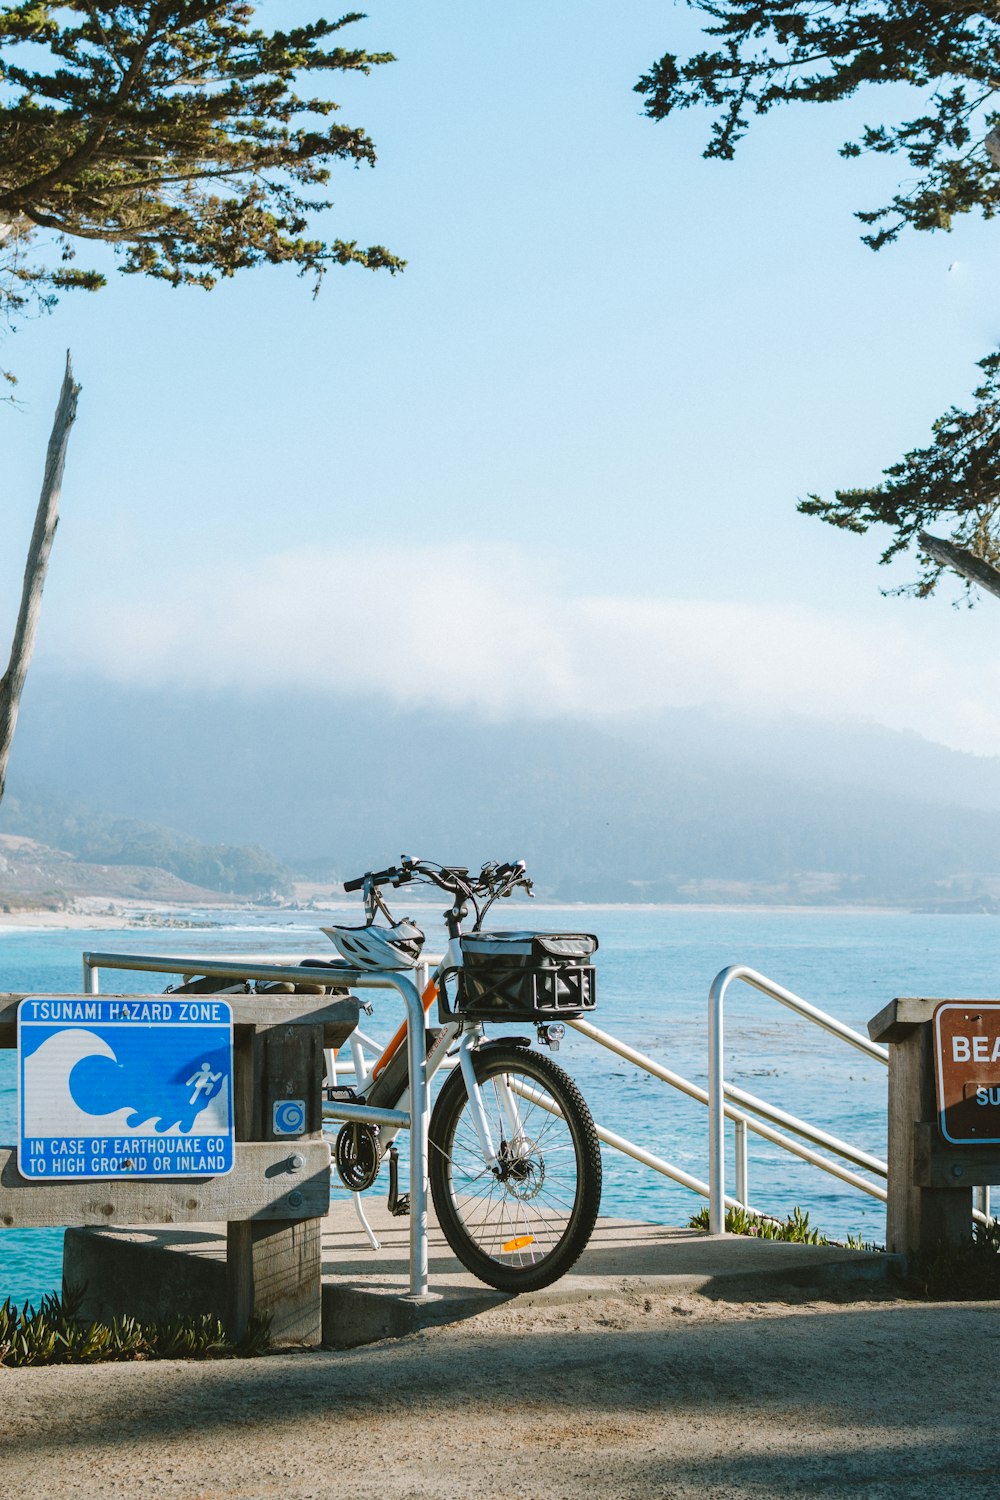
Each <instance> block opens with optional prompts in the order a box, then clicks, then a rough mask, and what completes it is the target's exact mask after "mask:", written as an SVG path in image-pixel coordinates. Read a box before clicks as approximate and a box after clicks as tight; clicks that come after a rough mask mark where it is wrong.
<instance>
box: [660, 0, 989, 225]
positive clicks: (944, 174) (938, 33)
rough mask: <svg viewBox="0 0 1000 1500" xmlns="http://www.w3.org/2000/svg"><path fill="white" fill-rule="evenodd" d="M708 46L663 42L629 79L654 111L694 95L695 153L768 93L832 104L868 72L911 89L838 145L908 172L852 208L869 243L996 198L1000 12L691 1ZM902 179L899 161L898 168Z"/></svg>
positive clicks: (943, 4) (726, 143) (716, 148)
mask: <svg viewBox="0 0 1000 1500" xmlns="http://www.w3.org/2000/svg"><path fill="white" fill-rule="evenodd" d="M692 3H693V4H695V6H696V8H697V9H698V10H700V11H702V12H703V13H704V15H705V16H706V18H707V24H706V25H705V27H704V33H705V35H706V36H707V37H709V38H711V39H712V42H713V43H714V46H712V47H711V48H709V49H707V50H705V51H702V52H698V53H697V54H696V55H695V56H693V57H691V58H688V59H687V60H686V61H679V60H678V58H677V57H676V56H674V55H673V54H672V53H669V52H668V53H666V54H664V56H663V57H661V58H660V59H659V60H658V61H657V62H655V63H654V64H653V65H652V67H651V68H650V70H649V72H648V73H646V74H645V75H644V76H643V77H642V78H641V79H640V80H639V82H638V83H637V84H636V91H637V92H638V93H640V94H642V95H644V97H645V101H646V102H645V112H646V114H647V115H649V116H650V118H652V119H654V120H662V119H665V118H666V116H667V115H669V114H671V113H673V111H674V110H677V109H688V108H691V107H692V106H694V105H705V106H707V107H708V108H709V109H710V110H711V111H712V112H713V114H714V117H715V118H714V120H713V123H712V126H711V133H710V138H709V142H708V145H707V147H706V149H705V153H704V154H705V156H707V157H717V158H719V159H721V160H723V161H728V160H730V159H731V158H732V156H733V154H734V151H735V149H736V145H737V143H738V142H739V140H740V139H741V137H742V136H743V135H744V134H745V133H746V131H747V130H748V128H749V125H750V122H751V120H752V119H753V118H754V117H755V116H760V115H765V114H767V113H769V111H770V110H772V109H774V108H776V107H777V106H778V105H780V104H796V103H798V104H803V103H807V104H830V103H833V102H834V101H837V100H841V99H848V98H850V97H851V96H852V95H854V94H856V93H857V92H858V91H859V90H860V89H864V88H866V87H867V86H869V85H873V84H897V85H906V86H907V87H909V88H910V89H911V90H912V91H913V93H914V95H915V98H916V113H914V114H913V117H912V118H911V119H907V120H903V121H900V122H899V123H887V122H885V121H881V122H878V123H876V124H874V125H868V126H865V127H864V129H863V130H862V133H861V137H860V139H859V140H854V141H847V142H846V143H845V144H844V145H843V146H842V147H841V155H843V156H847V157H858V156H861V155H863V154H864V153H866V152H873V153H876V154H879V155H899V156H902V157H903V158H904V159H905V161H906V163H907V164H908V166H909V167H910V168H912V169H913V172H915V173H916V176H915V177H913V178H912V179H911V180H910V181H909V184H908V186H907V187H906V188H905V189H903V190H901V191H900V192H898V193H896V194H895V195H894V196H893V198H892V199H891V200H890V202H889V203H887V204H885V205H883V207H881V208H876V209H871V210H864V211H862V212H860V213H859V214H858V216H857V217H858V218H859V219H860V220H861V221H862V223H864V224H866V225H870V226H872V229H871V233H869V234H866V235H865V236H864V240H865V242H866V244H868V245H870V246H871V247H872V249H874V250H879V249H881V248H882V246H883V245H886V244H888V243H890V242H891V241H892V240H894V239H896V238H897V237H898V235H899V234H900V232H901V231H902V230H903V229H904V228H905V227H906V226H907V225H909V226H911V227H912V228H914V229H949V228H950V227H951V224H952V221H953V219H954V217H955V215H956V214H964V213H969V212H971V211H973V210H978V211H979V212H980V213H981V214H982V215H983V217H984V218H987V219H990V218H993V217H994V215H995V214H996V213H997V212H998V210H1000V172H998V171H997V168H996V166H995V165H994V163H993V161H992V160H991V158H990V155H989V152H988V150H987V148H986V145H985V138H986V136H987V134H988V132H989V131H990V129H991V128H992V127H993V126H995V125H997V124H998V123H1000V99H998V92H1000V11H998V9H997V7H996V5H995V4H992V3H991V4H976V3H966V0H934V3H933V4H927V3H923V0H832V3H830V4H816V3H815V0H692ZM907 175H908V177H909V173H908V174H907Z"/></svg>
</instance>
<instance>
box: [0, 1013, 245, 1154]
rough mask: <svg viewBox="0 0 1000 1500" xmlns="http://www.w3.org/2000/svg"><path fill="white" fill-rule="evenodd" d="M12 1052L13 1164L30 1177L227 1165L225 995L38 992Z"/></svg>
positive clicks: (229, 1032) (229, 1038) (229, 1076)
mask: <svg viewBox="0 0 1000 1500" xmlns="http://www.w3.org/2000/svg"><path fill="white" fill-rule="evenodd" d="M17 1052H18V1143H17V1164H18V1169H19V1171H20V1173H21V1175H22V1177H26V1178H27V1179H28V1180H29V1181H33V1182H56V1181H60V1180H68V1179H76V1180H86V1179H88V1178H90V1179H108V1178H122V1177H137V1178H167V1177H213V1176H218V1175H221V1174H223V1173H226V1172H229V1171H231V1170H232V1166H233V1102H232V1101H233V1012H232V1007H231V1006H230V1005H229V1003H228V1002H227V1001H225V1000H219V999H216V998H215V997H212V996H197V997H192V998H190V999H188V998H187V997H186V996H181V995H169V996H168V995H156V996H142V995H138V996H117V995H116V996H107V997H105V996H97V995H69V996H66V995H31V996H29V997H27V998H26V999H24V1000H22V1001H21V1004H20V1005H19V1007H18V1014H17Z"/></svg>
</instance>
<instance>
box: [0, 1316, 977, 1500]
mask: <svg viewBox="0 0 1000 1500" xmlns="http://www.w3.org/2000/svg"><path fill="white" fill-rule="evenodd" d="M998 1338H1000V1308H998V1306H997V1305H996V1304H983V1303H960V1304H928V1303H920V1302H911V1301H900V1300H896V1299H894V1298H893V1297H891V1296H887V1297H885V1298H884V1299H880V1300H868V1301H864V1302H853V1303H835V1302H821V1301H815V1300H812V1301H807V1302H800V1303H797V1304H795V1303H786V1302H782V1303H773V1302H772V1303H763V1302H761V1303H756V1302H755V1303H744V1304H741V1305H732V1304H724V1303H720V1302H714V1301H711V1300H709V1299H708V1298H705V1297H700V1296H693V1297H679V1298H677V1299H660V1298H657V1299H655V1300H650V1299H646V1298H643V1297H632V1298H615V1297H611V1298H605V1299H601V1300H592V1301H587V1302H583V1303H581V1304H579V1305H577V1306H572V1307H566V1306H560V1307H550V1308H537V1307H527V1306H525V1305H523V1304H518V1303H516V1302H514V1303H508V1304H505V1305H504V1306H503V1307H500V1308H496V1309H494V1310H492V1311H490V1312H487V1313H484V1314H482V1315H480V1316H479V1317H477V1318H474V1319H471V1320H470V1321H468V1322H465V1323H462V1324H459V1325H456V1326H452V1327H444V1328H435V1329H430V1330H427V1331H425V1332H422V1333H419V1334H414V1335H411V1336H409V1337H407V1338H405V1339H401V1340H398V1341H396V1342H384V1343H381V1344H377V1345H372V1346H369V1347H367V1348H364V1349H357V1350H353V1351H349V1352H346V1353H303V1354H282V1355H279V1356H273V1357H270V1358H264V1359H259V1360H251V1361H226V1362H219V1363H208V1364H196V1363H190V1364H183V1363H176V1362H170V1363H162V1364H137V1365H101V1366H95V1367H91V1368H79V1367H77V1368H62V1369H59V1368H50V1369H28V1370H9V1369H0V1445H2V1446H0V1451H2V1456H3V1457H2V1465H0V1495H3V1496H4V1497H5V1500H6V1497H11V1500H15V1497H16V1500H34V1497H39V1500H40V1497H43V1496H44V1497H46V1500H48V1497H51V1496H60V1497H61V1496H80V1497H85V1500H90V1497H95V1500H96V1497H98V1496H100V1497H102V1500H103V1497H107V1496H112V1495H113V1496H119V1495H121V1496H125V1495H128V1496H152V1497H160V1496H164V1497H166V1496H171V1497H183V1500H196V1497H197V1500H223V1497H225V1500H230V1497H239V1500H265V1497H267V1500H271V1497H283V1500H313V1497H315V1500H320V1497H323V1500H326V1497H330V1496H338V1497H339V1496H345V1497H346V1496H355V1495H357V1496H360V1495H365V1496H370V1497H379V1500H381V1497H385V1500H418V1497H419V1500H472V1497H482V1500H556V1497H558V1500H578V1497H579V1500H582V1497H585V1496H586V1497H588V1500H593V1497H601V1500H603V1497H615V1500H618V1497H620V1500H632V1497H643V1500H645V1497H652V1496H657V1497H666V1496H680V1497H687V1496H699V1497H717V1500H726V1497H730V1496H734V1497H735V1496H739V1497H743V1496H747V1497H750V1496H753V1497H764V1496H773V1495H778V1496H785V1495H823V1496H841V1495H843V1496H864V1497H866V1500H868V1497H873V1500H878V1497H882V1496H885V1497H889V1496H893V1497H895V1496H906V1497H907V1500H924V1497H931V1496H934V1497H941V1496H951V1495H955V1496H958V1495H962V1496H972V1497H980V1496H982V1497H986V1496H990V1497H995V1496H996V1495H997V1494H998V1492H1000V1451H998V1427H1000V1421H998V1416H997V1402H996V1393H997V1359H996V1350H997V1347H998V1344H997V1340H998Z"/></svg>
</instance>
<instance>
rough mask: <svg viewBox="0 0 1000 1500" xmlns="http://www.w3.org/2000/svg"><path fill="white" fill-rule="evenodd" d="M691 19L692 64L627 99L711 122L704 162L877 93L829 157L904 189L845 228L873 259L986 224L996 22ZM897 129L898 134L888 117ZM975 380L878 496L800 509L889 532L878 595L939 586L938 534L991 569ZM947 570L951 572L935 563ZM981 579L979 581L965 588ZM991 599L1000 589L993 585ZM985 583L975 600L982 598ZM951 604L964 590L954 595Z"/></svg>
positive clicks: (719, 2)
mask: <svg viewBox="0 0 1000 1500" xmlns="http://www.w3.org/2000/svg"><path fill="white" fill-rule="evenodd" d="M691 3H692V5H693V6H694V7H695V8H696V9H700V10H702V11H703V12H704V14H705V16H706V24H705V27H704V34H705V36H706V37H707V38H708V39H709V45H708V47H707V49H706V50H704V51H699V52H697V53H695V55H694V56H692V57H690V58H687V59H679V58H677V57H675V56H674V55H673V54H671V53H667V54H665V55H664V56H663V57H661V58H660V59H659V60H658V61H657V62H655V63H654V64H653V65H652V67H651V68H650V70H649V72H648V73H647V74H645V75H644V76H643V77H642V78H641V79H640V80H639V82H638V84H637V85H636V90H637V92H638V93H640V94H642V95H643V96H644V98H645V109H646V114H647V115H649V116H650V117H651V118H652V119H654V120H663V119H665V118H666V117H667V116H668V115H670V114H672V113H674V112H675V111H676V110H681V109H689V108H691V107H694V106H704V107H705V108H707V109H708V111H709V112H710V114H711V115H712V125H711V132H710V138H709V142H708V145H707V147H706V149H705V152H704V154H705V156H706V157H715V158H717V159H720V160H724V161H728V160H730V159H731V158H732V156H733V154H734V152H735V149H736V145H737V143H738V141H739V140H740V139H741V137H742V136H743V135H745V134H746V132H747V130H748V129H749V128H750V122H751V120H753V119H755V118H759V117H760V116H762V115H765V114H767V113H769V111H771V110H772V109H774V108H776V107H777V106H778V105H785V104H830V103H836V102H839V101H842V100H846V99H850V98H852V97H853V96H854V95H855V94H857V93H858V92H859V91H865V92H866V93H867V94H871V92H872V91H873V90H874V89H875V88H876V87H877V86H878V85H883V84H888V85H889V86H890V88H889V91H888V95H887V96H886V95H885V94H883V102H884V103H885V104H886V105H888V108H887V109H886V111H885V113H886V115H887V118H886V119H884V120H881V121H876V122H875V123H874V124H870V125H865V126H864V127H863V128H862V130H861V132H860V137H859V138H858V139H856V140H851V141H848V142H846V143H845V144H844V145H843V146H842V147H841V153H840V154H841V155H842V156H844V157H859V156H862V155H876V156H895V157H897V158H902V159H903V161H904V162H905V164H906V172H905V180H904V182H903V184H902V185H901V186H900V188H899V190H898V191H897V192H896V193H895V194H893V196H892V197H891V199H890V201H889V202H888V203H886V204H884V205H883V206H882V207H878V208H873V209H867V210H863V211H861V212H859V213H858V214H857V218H858V219H860V220H861V222H862V223H863V224H865V225H866V226H868V227H869V231H870V232H869V233H867V234H865V235H864V236H863V238H864V240H865V243H866V244H868V245H869V246H871V248H872V249H873V250H880V249H881V248H882V247H883V246H884V245H887V244H890V243H892V241H894V240H896V239H897V238H898V237H899V235H900V234H901V232H902V231H903V230H904V229H905V228H907V227H909V228H912V229H918V230H941V229H943V230H948V229H950V228H951V226H952V222H953V220H954V219H955V217H956V215H961V214H967V213H973V212H976V211H978V212H979V213H980V214H982V216H983V218H984V219H992V218H994V217H995V216H996V215H997V214H998V213H1000V109H998V104H1000V73H998V71H997V66H996V59H997V55H998V49H1000V12H998V10H997V7H996V5H995V4H992V3H990V4H987V3H984V0H933V3H928V0H884V3H880V4H877V5H874V4H865V3H861V4H857V3H855V0H831V3H830V4H826V5H815V4H813V3H812V0H691ZM904 114H905V115H909V116H910V118H908V119H904V118H902V116H903V115H904ZM980 369H981V370H982V371H983V375H984V379H983V380H982V381H981V383H980V384H979V386H978V387H977V389H976V390H975V392H974V403H975V404H974V405H973V406H972V408H971V409H970V410H969V411H962V410H960V409H959V408H957V407H952V408H951V409H950V410H949V411H948V412H947V413H946V414H945V415H944V416H943V417H941V418H940V420H939V421H938V422H936V423H935V424H934V428H933V438H932V441H931V443H930V444H929V445H927V446H926V447H923V448H916V449H914V450H912V451H911V452H909V453H907V454H905V455H904V457H903V458H902V459H900V460H899V462H898V463H894V464H892V465H891V466H890V467H888V468H886V469H885V470H884V482H883V483H881V484H878V485H873V486H869V487H867V488H864V489H843V490H837V491H836V493H835V497H834V499H833V500H829V501H827V500H822V499H820V498H819V497H818V496H816V495H810V496H809V497H808V498H807V499H806V500H803V501H800V503H799V509H800V510H801V511H803V512H804V513H805V514H806V515H814V516H818V517H819V518H820V519H821V520H823V521H827V522H829V523H830V524H831V525H833V526H839V527H841V528H843V529H845V530H847V531H854V532H859V533H863V532H866V531H868V530H869V528H870V527H872V526H876V525H880V526H887V527H889V528H890V529H891V532H892V537H891V540H890V542H889V545H888V546H887V547H886V548H885V550H884V551H883V553H882V557H881V559H880V560H881V562H883V563H889V562H891V561H892V560H893V558H894V557H896V556H897V554H899V553H901V552H903V551H905V550H907V549H908V548H910V547H911V546H912V547H915V548H916V552H917V559H918V564H919V573H918V577H917V578H916V580H915V581H914V582H912V583H909V584H907V585H905V586H904V587H903V588H902V589H898V590H891V591H890V592H894V593H895V592H901V593H913V594H915V595H916V596H917V597H918V598H926V597H927V595H929V594H931V593H933V592H934V589H935V587H936V586H937V583H938V581H939V579H940V577H941V574H942V573H943V571H944V566H945V563H944V561H943V560H942V558H941V557H940V556H935V555H933V554H932V552H931V551H929V550H927V547H928V545H931V546H933V544H934V543H935V542H936V541H938V540H939V538H934V537H932V536H928V538H927V541H926V543H925V542H924V541H923V540H922V538H921V533H922V532H924V531H926V530H928V529H929V528H935V529H939V528H942V527H943V528H944V529H946V530H947V532H948V541H949V542H950V544H951V545H952V546H958V547H960V548H961V549H962V550H963V551H964V552H966V553H968V554H971V557H972V559H973V560H974V563H978V564H979V565H985V567H986V568H987V569H996V567H997V564H998V563H1000V389H998V381H1000V355H998V354H996V353H991V354H989V355H987V357H986V358H985V359H983V360H981V361H980ZM947 560H948V561H949V562H953V561H954V558H949V559H947ZM978 576H979V578H980V579H981V578H982V577H983V576H984V575H983V573H982V572H980V573H979V575H978ZM994 583H995V584H996V585H997V586H1000V573H994ZM994 583H991V584H990V587H991V588H992V587H993V586H994ZM964 587H965V589H966V591H967V593H968V590H969V584H968V582H966V583H965V585H964Z"/></svg>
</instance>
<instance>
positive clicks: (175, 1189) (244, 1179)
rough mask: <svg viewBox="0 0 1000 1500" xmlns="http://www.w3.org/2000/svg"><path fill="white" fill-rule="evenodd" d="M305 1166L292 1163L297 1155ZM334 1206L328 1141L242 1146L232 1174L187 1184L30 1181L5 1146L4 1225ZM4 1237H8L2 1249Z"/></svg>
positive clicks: (283, 1216)
mask: <svg viewBox="0 0 1000 1500" xmlns="http://www.w3.org/2000/svg"><path fill="white" fill-rule="evenodd" d="M296 1157H297V1158H299V1159H300V1160H301V1162H302V1165H301V1166H300V1167H297V1168H296V1167H294V1166H293V1165H292V1162H293V1159H294V1158H296ZM329 1203H330V1148H329V1146H327V1144H326V1143H325V1141H316V1140H311V1141H304V1140H286V1141H274V1142H270V1141H260V1142H256V1141H255V1142H242V1143H238V1144H237V1146H236V1161H235V1164H234V1166H233V1170H232V1172H230V1173H229V1174H228V1176H225V1177H202V1178H195V1179H190V1180H187V1181H172V1182H171V1181H163V1182H161V1181H159V1180H153V1181H150V1180H148V1179H144V1180H142V1181H141V1182H140V1181H121V1182H118V1181H115V1182H72V1181H68V1182H44V1183H40V1182H34V1181H32V1182H28V1181H27V1180H26V1179H25V1178H23V1177H22V1176H21V1174H20V1173H19V1172H18V1170H17V1155H16V1152H14V1151H13V1150H12V1149H10V1148H9V1147H0V1228H6V1229H37V1228H44V1227H45V1226H47V1225H73V1226H82V1225H87V1224H131V1225H137V1224H151V1225H152V1224H159V1225H166V1224H198V1223H203V1224H209V1223H216V1224H217V1223H222V1222H224V1221H225V1220H227V1219H240V1220H253V1221H254V1222H257V1221H261V1220H268V1221H282V1222H285V1223H287V1221H289V1220H299V1219H312V1218H316V1217H317V1216H322V1215H324V1214H325V1213H326V1212H327V1209H328V1207H329ZM2 1246H3V1240H2V1237H0V1249H2Z"/></svg>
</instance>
